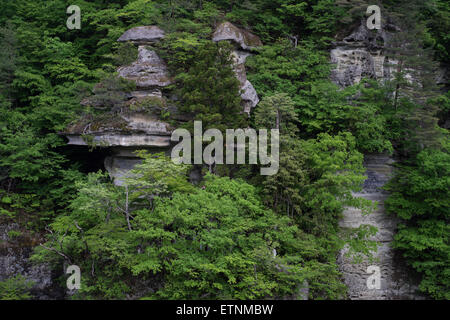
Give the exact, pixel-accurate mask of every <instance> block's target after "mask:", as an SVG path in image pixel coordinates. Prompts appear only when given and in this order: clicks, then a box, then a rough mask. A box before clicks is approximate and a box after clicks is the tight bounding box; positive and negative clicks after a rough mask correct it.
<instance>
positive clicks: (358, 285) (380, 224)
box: [338, 154, 423, 300]
mask: <svg viewBox="0 0 450 320" xmlns="http://www.w3.org/2000/svg"><path fill="white" fill-rule="evenodd" d="M393 163H394V160H393V159H392V158H391V157H390V156H388V155H383V154H372V155H366V156H365V159H364V166H365V168H366V175H367V180H366V181H365V182H364V186H363V189H362V191H361V192H360V193H357V194H354V196H356V197H362V198H365V199H368V200H372V201H377V202H378V206H377V209H376V210H375V211H374V212H373V213H371V214H369V215H362V213H361V211H360V210H358V209H355V208H347V209H346V210H345V211H344V216H343V219H342V220H341V221H340V226H341V227H342V228H356V227H359V226H360V225H362V224H369V225H372V226H375V227H377V228H378V232H377V234H376V235H375V237H374V238H373V239H372V240H375V241H377V243H378V245H379V247H378V251H377V252H376V253H375V254H374V257H375V258H376V261H375V262H372V263H369V262H368V261H364V262H362V263H359V264H354V263H352V261H351V260H350V259H348V258H346V257H345V256H344V255H345V253H346V249H344V250H342V252H341V253H340V256H339V258H338V264H339V266H340V271H341V272H342V273H343V278H344V283H345V284H346V285H347V287H348V294H349V298H350V299H355V300H393V299H423V297H422V296H420V295H419V294H418V293H417V290H418V285H417V281H415V279H413V278H412V270H410V268H408V267H407V266H406V265H405V263H404V261H403V259H402V257H401V256H400V255H399V253H398V252H396V251H395V250H394V249H393V248H392V247H391V243H392V241H393V240H394V235H395V233H396V228H397V223H398V220H397V219H396V217H395V216H392V215H388V214H386V212H385V211H384V200H385V199H386V197H387V196H388V194H387V193H386V192H385V191H383V190H382V189H381V188H382V187H383V186H384V184H385V183H386V182H387V181H388V180H389V178H390V177H391V175H392V170H393V167H392V164H393ZM370 265H374V266H378V267H379V268H380V271H381V283H380V289H369V288H368V286H367V278H368V277H369V276H370V275H371V274H369V273H367V267H368V266H370Z"/></svg>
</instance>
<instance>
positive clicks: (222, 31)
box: [212, 22, 262, 50]
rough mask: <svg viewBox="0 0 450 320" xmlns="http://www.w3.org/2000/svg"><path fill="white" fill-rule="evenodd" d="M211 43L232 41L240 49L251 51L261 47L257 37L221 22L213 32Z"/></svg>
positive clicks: (230, 24) (228, 23)
mask: <svg viewBox="0 0 450 320" xmlns="http://www.w3.org/2000/svg"><path fill="white" fill-rule="evenodd" d="M212 39H213V41H216V42H217V41H221V40H233V41H235V42H236V43H238V44H239V45H240V46H241V48H242V49H246V50H248V49H252V48H255V47H259V46H262V42H261V40H260V39H259V37H258V36H256V35H254V34H253V33H250V32H248V31H247V30H242V29H239V28H238V27H236V26H235V25H234V24H232V23H230V22H222V23H221V24H220V25H219V26H218V27H217V28H216V31H214V34H213V38H212Z"/></svg>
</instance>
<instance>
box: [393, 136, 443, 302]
mask: <svg viewBox="0 0 450 320" xmlns="http://www.w3.org/2000/svg"><path fill="white" fill-rule="evenodd" d="M445 139H446V140H444V141H443V146H442V149H441V150H433V149H425V150H423V151H422V152H420V153H419V154H418V155H417V157H416V159H414V162H412V163H410V164H403V165H402V166H400V167H399V169H398V170H397V173H396V176H395V177H394V179H393V180H392V181H391V182H390V183H389V184H388V186H387V189H388V190H390V191H391V192H392V193H391V195H390V197H389V198H388V199H387V200H386V201H385V205H386V209H387V210H388V212H390V213H393V214H396V215H397V216H398V217H400V218H401V219H402V224H401V225H400V226H399V231H398V233H397V234H396V236H395V241H394V246H395V248H397V249H399V250H400V251H401V252H402V254H403V256H404V257H405V258H406V259H407V261H408V262H409V263H410V265H411V266H412V267H413V268H414V269H416V270H417V271H418V272H420V273H421V275H422V281H421V284H420V289H421V290H422V291H423V292H425V293H427V294H429V295H430V296H432V297H433V298H436V299H449V297H450V270H449V261H450V255H449V253H450V243H449V239H450V228H449V219H450V209H449V208H450V200H449V199H450V178H449V177H450V154H449V152H448V137H447V138H445Z"/></svg>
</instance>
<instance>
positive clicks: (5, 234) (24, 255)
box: [0, 222, 64, 300]
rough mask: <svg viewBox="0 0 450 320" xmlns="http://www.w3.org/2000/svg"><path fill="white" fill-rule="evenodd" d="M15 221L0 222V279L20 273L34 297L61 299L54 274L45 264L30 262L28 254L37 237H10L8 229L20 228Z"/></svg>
mask: <svg viewBox="0 0 450 320" xmlns="http://www.w3.org/2000/svg"><path fill="white" fill-rule="evenodd" d="M20 229H21V228H20V226H19V225H18V224H17V223H12V222H10V223H8V222H2V223H0V281H3V280H6V279H8V278H11V277H14V276H16V275H19V274H20V275H22V276H23V277H24V278H25V279H26V280H27V281H31V282H32V284H33V286H32V288H31V290H30V293H31V295H32V297H33V298H34V299H38V300H47V299H61V298H62V297H63V294H64V293H63V291H62V290H61V289H60V288H59V287H58V286H57V284H55V283H54V278H55V277H54V275H53V274H52V271H51V269H50V266H49V265H47V264H32V263H31V262H30V259H29V258H30V255H31V254H32V251H33V247H34V246H35V245H36V243H35V242H36V241H37V239H33V238H32V237H29V236H26V235H25V236H19V237H18V238H12V237H11V235H10V231H15V230H20Z"/></svg>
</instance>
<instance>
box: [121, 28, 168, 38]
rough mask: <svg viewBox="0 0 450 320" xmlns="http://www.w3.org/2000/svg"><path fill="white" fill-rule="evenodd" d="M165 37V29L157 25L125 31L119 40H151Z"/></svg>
mask: <svg viewBox="0 0 450 320" xmlns="http://www.w3.org/2000/svg"><path fill="white" fill-rule="evenodd" d="M162 38H164V31H163V30H161V29H160V28H159V27H157V26H143V27H135V28H132V29H129V30H127V31H125V32H124V34H122V35H121V36H120V38H119V39H117V41H119V42H123V41H136V42H151V41H156V40H159V39H162Z"/></svg>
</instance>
